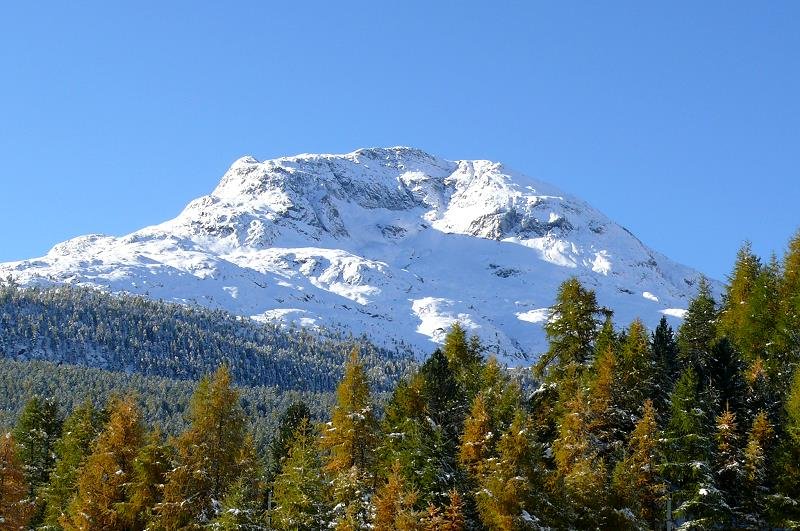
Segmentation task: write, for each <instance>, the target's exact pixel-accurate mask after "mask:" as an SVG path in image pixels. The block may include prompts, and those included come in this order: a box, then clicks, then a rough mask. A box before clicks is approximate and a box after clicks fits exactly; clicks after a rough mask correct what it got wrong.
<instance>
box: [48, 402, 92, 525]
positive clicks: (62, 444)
mask: <svg viewBox="0 0 800 531" xmlns="http://www.w3.org/2000/svg"><path fill="white" fill-rule="evenodd" d="M103 424H104V422H103V413H102V412H101V411H98V410H97V409H96V408H95V407H94V406H93V405H92V403H91V402H88V401H87V402H84V403H83V404H81V405H79V406H78V407H77V408H75V409H74V410H73V412H72V413H71V414H70V415H69V416H68V417H67V418H66V420H65V421H64V427H63V430H62V435H61V437H60V438H59V439H58V440H57V441H56V443H55V445H54V453H55V465H54V468H53V472H52V473H51V474H50V483H49V484H48V485H47V486H46V487H45V488H44V490H43V498H44V501H45V519H44V522H45V524H46V525H47V526H48V527H50V528H53V527H56V526H58V520H59V518H61V517H62V516H63V515H64V513H65V511H66V509H67V506H68V504H69V502H70V500H71V499H72V496H73V494H74V492H75V487H76V483H77V480H78V474H79V471H80V469H81V467H82V466H83V464H84V462H85V460H86V457H87V456H88V455H89V453H90V452H91V448H92V442H93V441H94V439H95V437H96V436H97V434H98V433H100V431H101V430H102V428H103Z"/></svg>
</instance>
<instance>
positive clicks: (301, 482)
mask: <svg viewBox="0 0 800 531" xmlns="http://www.w3.org/2000/svg"><path fill="white" fill-rule="evenodd" d="M327 488H328V487H327V482H326V479H325V476H324V474H323V472H322V461H321V459H320V455H319V451H318V449H317V447H316V433H315V432H314V429H313V427H312V426H311V424H310V422H309V420H308V419H301V420H300V425H299V426H298V427H297V429H296V430H295V433H294V435H293V437H292V438H291V439H290V445H289V453H288V455H287V456H286V459H284V460H283V465H282V467H281V470H280V472H279V473H278V475H277V476H276V477H275V482H274V491H275V500H274V501H275V508H274V509H273V510H272V513H271V523H272V527H273V528H275V529H279V530H287V531H288V530H298V531H312V530H316V529H322V528H324V527H326V522H327V518H328V508H327V506H326V503H325V499H326V497H327Z"/></svg>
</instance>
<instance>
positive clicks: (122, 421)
mask: <svg viewBox="0 0 800 531" xmlns="http://www.w3.org/2000/svg"><path fill="white" fill-rule="evenodd" d="M108 410H109V418H108V422H107V423H106V425H105V428H104V429H103V431H102V432H101V433H100V435H98V437H97V440H96V442H95V444H94V447H93V448H92V453H91V454H90V455H89V456H88V458H87V459H86V463H85V465H84V466H83V468H82V469H81V471H80V474H79V476H78V483H77V493H76V494H75V497H74V498H73V500H72V502H71V503H70V504H69V507H68V509H67V512H66V514H64V515H63V516H62V517H61V518H60V519H59V523H60V524H61V525H62V526H63V527H64V529H65V530H67V531H69V530H86V529H133V528H134V522H132V521H131V520H130V519H129V517H128V515H126V514H125V512H124V511H120V510H119V509H120V504H124V503H125V502H126V501H127V488H128V484H129V483H130V481H131V479H132V477H133V463H134V459H135V457H136V455H137V453H138V452H139V450H140V448H141V447H142V444H143V443H144V425H143V424H142V421H141V417H140V415H139V411H138V409H137V407H136V403H135V402H134V400H133V398H131V397H125V398H116V399H112V401H111V403H110V404H109V406H108Z"/></svg>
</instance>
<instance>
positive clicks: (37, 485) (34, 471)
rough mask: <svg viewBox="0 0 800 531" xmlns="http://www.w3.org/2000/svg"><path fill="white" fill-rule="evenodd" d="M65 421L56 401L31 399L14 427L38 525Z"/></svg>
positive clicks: (33, 522)
mask: <svg viewBox="0 0 800 531" xmlns="http://www.w3.org/2000/svg"><path fill="white" fill-rule="evenodd" d="M61 424H62V420H61V417H60V415H59V411H58V405H57V404H56V401H55V399H53V398H40V397H38V396H34V397H33V398H31V399H30V400H29V401H28V403H27V404H25V407H24V408H23V410H22V413H20V416H19V419H18V420H17V424H16V426H15V427H14V432H13V433H14V440H15V441H16V442H17V448H18V450H17V451H18V454H19V458H20V461H21V462H22V468H23V470H24V471H25V481H26V483H27V484H28V490H29V492H28V498H29V499H30V500H31V501H33V502H34V503H35V505H36V510H35V511H34V513H33V515H32V517H31V518H32V520H31V523H32V524H33V525H38V524H39V523H41V521H42V519H43V517H44V500H43V499H42V497H41V493H40V490H41V489H42V487H44V486H45V485H47V483H48V481H49V479H50V473H51V472H52V470H53V465H54V461H55V452H54V446H55V442H56V441H57V440H58V438H59V436H60V435H61Z"/></svg>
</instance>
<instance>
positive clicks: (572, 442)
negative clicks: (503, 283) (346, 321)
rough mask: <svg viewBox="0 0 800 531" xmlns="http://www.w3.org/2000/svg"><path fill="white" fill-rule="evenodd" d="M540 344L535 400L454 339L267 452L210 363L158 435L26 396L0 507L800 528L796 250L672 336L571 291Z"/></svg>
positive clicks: (46, 513) (343, 384)
mask: <svg viewBox="0 0 800 531" xmlns="http://www.w3.org/2000/svg"><path fill="white" fill-rule="evenodd" d="M545 330H546V333H547V336H548V339H549V345H550V346H549V349H548V351H547V352H546V353H544V355H543V356H542V357H541V358H540V359H539V361H538V363H537V364H536V365H535V366H533V367H531V371H532V373H533V375H534V376H535V377H536V378H537V379H538V385H537V386H536V388H535V389H534V390H533V391H531V392H527V391H524V390H523V389H522V387H521V386H520V384H519V382H517V381H516V380H515V379H512V378H511V377H510V376H509V374H508V373H507V372H506V371H504V370H503V368H502V367H501V366H500V364H499V363H498V362H497V361H496V360H495V359H494V358H491V357H489V358H488V359H487V357H486V352H485V351H484V348H483V346H482V344H481V342H480V340H478V339H477V338H470V337H468V336H467V334H466V333H465V330H464V329H463V328H462V327H460V326H459V325H458V324H456V325H454V326H453V327H452V328H451V330H450V331H449V333H448V334H447V337H446V341H445V343H444V345H443V347H442V348H441V349H440V350H436V351H435V352H433V353H432V355H431V356H430V357H429V358H428V359H427V360H426V361H425V362H424V363H422V364H421V365H420V366H419V367H418V368H416V369H415V370H414V371H412V372H411V373H410V374H409V375H408V376H406V377H404V378H402V379H401V380H400V381H399V383H398V384H397V385H396V386H395V388H394V390H393V392H392V393H391V396H390V397H389V398H388V399H387V400H385V401H381V400H379V399H378V397H377V396H376V393H375V388H374V387H373V386H372V385H371V381H370V376H369V373H368V370H367V367H366V366H365V364H364V363H363V361H362V360H361V359H360V358H359V355H358V349H353V350H352V352H351V354H350V356H349V358H348V359H347V362H346V364H345V366H344V371H343V376H342V378H341V381H340V383H339V386H338V388H337V391H336V395H335V399H334V400H333V401H332V405H331V407H330V409H329V411H328V415H327V417H326V418H327V421H324V422H316V421H315V420H314V418H313V417H314V414H313V411H312V409H314V408H316V407H317V405H315V406H314V408H311V407H309V405H308V404H307V403H304V402H294V403H293V404H292V405H291V406H290V407H288V408H287V409H285V410H284V411H282V412H281V414H280V419H279V422H278V426H277V430H276V432H275V436H274V437H273V438H272V440H271V443H270V444H269V446H268V447H267V448H266V450H259V449H258V448H257V445H256V444H255V443H254V438H253V434H252V426H251V424H250V423H249V422H248V419H247V416H248V413H246V411H247V410H246V408H247V407H252V404H249V405H248V404H244V405H243V398H246V397H248V394H247V393H248V392H247V391H244V390H242V391H237V389H236V388H235V387H234V385H233V381H232V378H231V374H230V371H229V370H228V369H227V367H225V366H223V367H222V368H220V369H218V370H217V371H216V372H215V374H214V375H213V376H208V377H204V378H203V379H202V380H201V381H200V383H199V384H198V385H197V386H196V387H195V388H194V392H193V395H192V398H191V399H190V401H189V405H188V407H187V408H186V417H185V419H186V423H185V425H184V427H183V430H182V431H181V432H180V433H179V434H177V436H175V437H171V438H165V437H164V435H163V432H161V431H160V430H159V429H157V427H156V426H154V425H152V424H149V423H148V422H146V420H145V416H146V414H145V413H143V412H144V411H146V410H147V408H148V407H150V406H147V405H146V401H145V403H144V404H145V405H144V406H143V405H142V404H143V403H142V401H141V399H137V398H136V397H128V396H121V397H116V398H115V397H112V398H111V399H109V400H108V402H106V403H105V406H104V407H103V408H102V409H99V408H97V407H94V406H92V405H89V404H87V405H82V406H78V407H76V408H74V409H72V411H71V413H69V415H68V416H67V417H66V419H64V414H66V413H67V410H66V409H63V410H62V409H59V408H58V407H57V405H56V402H55V400H51V399H48V398H47V397H36V396H34V397H32V398H31V399H30V400H29V401H28V402H27V404H26V406H25V408H24V410H23V411H22V413H21V415H20V416H19V419H18V420H17V422H16V424H15V426H14V428H13V429H12V430H11V432H10V433H9V434H8V435H7V436H6V437H4V438H3V439H2V444H1V445H0V475H2V477H0V479H1V480H2V481H0V485H1V486H2V489H3V492H2V497H0V500H2V506H0V511H2V515H3V518H4V522H6V525H7V526H11V528H14V529H21V528H24V526H34V527H39V528H42V529H62V528H63V529H136V530H143V529H181V528H185V529H199V528H206V527H207V528H212V529H270V528H272V529H280V530H295V529H325V528H335V529H348V530H350V529H352V530H355V529H373V528H374V529H379V530H399V529H404V530H450V531H453V530H465V529H490V530H516V529H552V528H557V529H663V528H665V527H667V525H668V523H669V524H673V525H674V526H676V527H678V528H680V529H765V528H782V529H788V528H796V527H798V526H800V466H799V465H798V463H800V370H799V369H798V366H799V365H800V334H799V333H798V331H800V234H798V235H797V236H796V237H795V238H794V239H793V240H792V241H791V242H790V245H789V250H788V252H787V254H786V256H785V257H784V258H783V260H781V261H779V260H777V259H771V260H769V261H767V262H762V260H761V259H759V258H758V257H757V256H755V255H754V254H753V253H752V251H751V250H750V247H749V246H747V245H745V246H744V247H743V248H742V249H741V250H740V252H739V255H738V257H737V261H736V264H735V266H734V269H733V272H732V273H731V276H730V279H729V286H728V289H727V292H726V293H725V295H724V297H723V298H722V300H720V301H716V300H715V299H714V298H713V296H712V294H711V291H710V289H709V287H708V284H707V283H706V282H700V284H699V289H698V293H697V295H696V297H695V298H694V299H693V301H692V302H691V304H690V306H689V308H688V311H687V313H686V315H685V318H684V320H683V323H682V325H681V326H680V327H679V329H678V330H677V331H676V330H673V329H672V328H671V327H670V326H669V325H668V323H667V321H666V320H665V319H663V320H662V321H661V323H660V324H659V325H658V327H657V328H655V329H654V330H652V331H650V330H648V329H647V328H646V327H645V326H644V325H643V324H642V322H641V321H639V320H634V321H633V322H631V323H627V324H626V325H625V326H621V327H619V326H617V324H616V323H615V322H614V320H613V315H611V314H610V313H609V312H608V311H604V309H603V308H602V307H601V306H600V304H599V302H598V300H597V297H596V294H595V293H594V292H593V291H592V290H590V289H588V288H587V287H585V286H583V285H581V283H580V282H579V281H578V280H577V279H570V280H567V281H565V282H564V283H563V284H562V285H561V286H560V288H559V290H558V294H557V297H556V304H555V305H554V306H553V308H552V310H551V313H550V318H549V320H548V322H547V324H546V327H545ZM65 383H66V382H65ZM300 398H302V397H300ZM309 398H310V399H311V400H316V399H317V398H316V397H306V398H305V400H307V399H309ZM148 399H149V398H148ZM164 400H166V401H170V400H171V398H170V397H168V396H167V397H164ZM247 400H250V399H249V398H247ZM379 403H382V405H381V406H380V407H378V404H379Z"/></svg>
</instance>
